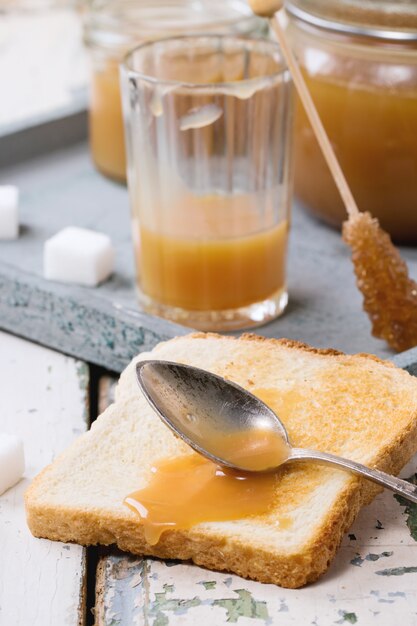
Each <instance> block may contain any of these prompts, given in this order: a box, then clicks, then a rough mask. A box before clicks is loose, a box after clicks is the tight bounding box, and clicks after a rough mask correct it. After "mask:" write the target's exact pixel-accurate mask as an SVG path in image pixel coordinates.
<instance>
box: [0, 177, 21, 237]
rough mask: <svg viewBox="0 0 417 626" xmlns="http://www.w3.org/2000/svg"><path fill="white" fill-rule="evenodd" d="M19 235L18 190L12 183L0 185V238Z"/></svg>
mask: <svg viewBox="0 0 417 626" xmlns="http://www.w3.org/2000/svg"><path fill="white" fill-rule="evenodd" d="M18 235H19V190H18V188H17V187H15V186H14V185H0V239H16V238H17V237H18Z"/></svg>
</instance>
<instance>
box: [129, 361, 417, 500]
mask: <svg viewBox="0 0 417 626" xmlns="http://www.w3.org/2000/svg"><path fill="white" fill-rule="evenodd" d="M136 375H137V380H138V383H139V386H140V388H141V390H142V392H143V394H144V396H145V398H146V399H147V401H148V402H149V404H150V405H151V406H152V408H153V409H154V410H155V411H156V413H157V414H158V415H159V417H160V418H161V419H162V421H163V422H164V423H165V424H166V425H167V426H169V428H170V429H171V430H173V431H174V433H175V434H176V435H178V436H179V437H181V439H183V440H184V441H185V442H186V443H187V444H188V445H190V446H191V447H192V448H194V450H196V451H197V452H199V453H200V454H202V455H203V456H205V457H207V458H208V459H210V460H211V461H213V462H214V463H216V464H218V465H223V466H226V467H229V468H232V469H235V470H241V471H242V470H243V471H248V470H249V471H253V469H252V468H248V467H245V466H244V464H243V465H242V464H241V463H236V461H235V460H232V459H231V458H222V457H221V456H219V454H218V452H219V450H218V449H217V450H216V441H217V445H218V441H219V434H225V435H230V434H234V433H239V432H243V431H245V432H247V431H248V430H253V432H254V436H255V435H256V431H257V429H261V430H262V431H263V432H265V429H269V430H271V431H273V432H275V433H277V434H279V435H280V436H281V437H282V439H283V442H284V443H285V445H286V446H287V450H288V454H286V455H285V456H284V457H283V458H281V459H278V461H277V464H276V466H274V467H268V468H265V469H264V470H263V471H265V470H267V471H273V470H274V469H276V468H277V467H278V466H279V465H282V463H287V462H288V461H317V462H318V463H325V464H330V465H336V466H337V467H339V468H343V469H346V470H349V471H351V472H354V473H355V474H359V475H361V476H364V477H365V478H367V479H368V480H372V481H373V482H375V483H378V485H382V486H383V487H386V488H388V489H391V490H392V491H394V492H395V493H398V494H400V495H402V496H403V497H404V498H406V499H407V500H411V502H416V503H417V487H416V486H415V485H412V484H410V483H408V482H407V481H405V480H401V479H400V478H397V477H396V476H391V475H390V474H386V473H385V472H382V471H380V470H377V469H371V468H369V467H366V466H365V465H362V464H361V463H357V462H356V461H350V460H348V459H344V458H342V457H339V456H335V455H333V454H328V453H326V452H318V451H316V450H305V449H302V448H293V447H292V446H291V444H290V442H289V439H288V434H287V431H286V430H285V427H284V425H283V424H282V422H281V421H280V419H279V417H278V416H277V415H276V414H275V413H274V412H273V411H272V409H270V408H269V407H268V406H267V405H266V404H265V403H264V402H262V400H260V399H259V398H257V397H256V396H254V395H253V394H251V393H250V392H249V391H246V389H243V388H242V387H240V386H239V385H236V384H235V383H232V382H230V381H228V380H226V379H225V378H222V377H221V376H216V375H215V374H212V373H211V372H207V371H206V370H202V369H199V368H197V367H191V366H189V365H182V364H180V363H173V362H170V361H142V362H140V363H138V364H137V365H136ZM223 457H224V454H223Z"/></svg>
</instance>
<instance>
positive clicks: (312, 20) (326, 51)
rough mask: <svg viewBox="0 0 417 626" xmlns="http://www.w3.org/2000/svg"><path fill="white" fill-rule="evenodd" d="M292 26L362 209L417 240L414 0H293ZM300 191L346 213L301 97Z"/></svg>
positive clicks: (325, 208) (334, 213)
mask: <svg viewBox="0 0 417 626" xmlns="http://www.w3.org/2000/svg"><path fill="white" fill-rule="evenodd" d="M286 6H287V14H288V16H289V24H288V33H289V35H290V38H291V41H292V45H293V47H294V50H295V51H296V54H297V57H298V59H299V62H300V65H301V67H302V71H303V73H304V76H305V78H306V80H307V83H308V86H309V89H310V91H311V95H312V97H313V99H314V102H315V104H316V106H317V109H318V112H319V114H320V116H321V119H322V121H323V124H324V126H325V128H326V130H327V132H328V134H329V137H330V139H331V142H332V144H333V146H334V148H335V151H336V154H337V156H338V158H339V160H340V164H341V166H342V169H343V171H344V173H345V175H346V177H347V180H348V182H349V184H350V186H351V188H352V192H353V195H354V196H355V199H356V201H357V204H358V206H359V208H360V209H361V210H363V211H370V212H371V213H372V215H374V216H375V217H377V218H378V219H379V220H380V223H381V225H382V227H383V228H384V229H386V230H387V231H388V232H389V233H390V234H391V235H392V236H393V238H394V239H395V240H397V241H402V242H416V241H417V139H416V138H417V2H415V0H395V1H393V0H391V1H387V0H385V1H384V0H373V1H372V2H365V1H364V0H338V1H337V2H335V1H334V0H290V1H289V2H288V4H287V5H286ZM294 148H295V163H296V167H295V192H296V194H297V196H298V198H299V199H300V200H301V201H302V202H303V203H304V204H305V205H306V206H307V207H308V208H309V209H310V210H311V211H312V212H313V213H314V214H316V215H317V216H318V217H320V218H322V219H323V220H325V221H327V222H328V223H331V224H334V225H340V224H341V222H342V221H343V220H344V219H345V216H346V213H345V210H344V207H343V204H342V201H341V199H340V196H339V194H338V191H337V189H336V186H335V184H334V182H333V180H332V178H331V176H330V173H329V170H328V168H327V166H326V164H325V162H324V160H323V158H322V155H321V152H320V150H319V147H318V145H317V143H316V140H315V137H314V134H313V131H312V129H311V127H310V125H309V123H308V121H307V119H306V116H305V114H304V111H303V109H302V106H301V104H299V105H298V107H297V115H296V129H295V146H294Z"/></svg>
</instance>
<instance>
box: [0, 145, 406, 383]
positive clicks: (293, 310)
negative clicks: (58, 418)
mask: <svg viewBox="0 0 417 626" xmlns="http://www.w3.org/2000/svg"><path fill="white" fill-rule="evenodd" d="M29 143H30V142H28V144H29ZM6 182H10V183H15V184H17V185H19V187H20V189H21V223H22V227H21V236H20V238H19V240H18V241H14V242H0V328H3V329H6V330H11V331H12V332H15V333H17V334H20V335H21V336H24V337H27V338H30V339H33V340H34V341H37V342H40V343H43V344H44V345H48V346H51V347H54V348H56V349H58V350H61V351H63V352H66V353H68V354H72V355H74V356H77V357H79V358H82V359H84V360H86V361H91V362H94V363H98V364H99V365H104V366H106V367H107V368H109V369H113V370H115V371H121V370H122V369H123V367H124V366H125V365H126V364H127V362H128V361H129V360H130V359H131V358H132V356H134V354H136V353H137V352H139V351H141V350H146V349H148V348H151V347H153V345H155V344H156V343H157V342H158V341H159V340H161V339H164V338H168V337H172V336H173V335H176V334H181V333H184V332H187V330H186V329H184V328H183V327H182V326H177V325H171V324H169V323H168V322H165V321H163V320H160V319H157V318H153V317H150V316H147V315H144V314H143V313H141V312H140V311H139V309H138V305H137V300H136V294H135V286H134V285H135V281H134V264H133V252H132V244H131V234H130V211H129V202H128V195H127V191H126V188H125V187H123V186H121V185H117V184H115V183H112V182H111V181H108V180H106V179H105V178H103V177H102V176H100V174H98V173H97V172H96V171H95V170H94V168H93V166H92V164H91V160H90V157H89V153H88V149H87V145H86V144H85V143H81V144H76V145H72V146H69V147H68V148H67V149H65V150H64V149H63V150H60V151H55V152H51V153H50V154H48V155H45V156H43V157H39V158H37V159H32V160H26V161H24V162H22V163H20V164H17V165H14V166H11V167H8V168H5V167H3V168H2V169H1V171H0V183H6ZM68 225H78V226H84V227H87V228H93V229H96V230H99V231H103V232H105V233H107V234H109V235H110V236H111V238H112V240H113V242H114V244H115V247H116V268H115V273H114V275H113V277H112V278H111V279H110V280H109V281H107V282H105V283H104V284H103V285H101V286H99V287H98V288H96V289H91V288H83V287H76V286H68V285H62V284H59V283H55V282H51V281H46V280H44V279H43V277H42V245H43V242H44V241H45V239H47V238H48V237H49V236H51V235H52V234H54V233H56V232H57V231H58V230H59V229H61V228H63V227H64V226H68ZM402 254H403V255H404V258H405V259H406V260H407V262H408V264H409V267H410V271H411V273H412V275H413V276H417V249H412V248H408V249H404V250H402ZM289 292H290V304H289V306H288V310H287V312H286V313H285V315H284V316H283V317H281V318H280V319H278V320H276V321H275V322H273V323H270V324H268V325H267V326H265V327H263V328H260V329H259V330H258V332H259V333H260V334H262V335H265V336H269V337H288V338H291V339H298V340H301V341H305V342H307V343H311V344H313V345H315V346H317V347H333V348H338V349H341V350H344V351H347V352H364V351H365V352H371V353H374V354H377V355H379V356H390V355H391V354H392V353H391V352H390V351H389V349H388V348H387V347H386V346H385V344H384V342H382V341H379V340H377V339H375V338H373V337H372V336H371V332H370V324H369V321H368V319H367V317H366V315H365V314H364V313H363V311H362V301H361V296H360V294H359V293H358V290H357V288H356V286H355V280H354V276H353V270H352V265H351V261H350V258H349V251H348V250H347V248H346V246H345V245H344V244H343V242H342V241H341V237H340V234H339V233H338V232H336V231H333V230H331V229H329V228H328V227H326V226H324V225H322V224H320V223H319V222H317V221H315V220H313V219H312V218H310V217H309V216H308V215H307V214H306V213H305V212H304V211H302V210H301V208H300V207H299V206H297V204H296V203H295V205H294V211H293V221H292V232H291V237H290V258H289Z"/></svg>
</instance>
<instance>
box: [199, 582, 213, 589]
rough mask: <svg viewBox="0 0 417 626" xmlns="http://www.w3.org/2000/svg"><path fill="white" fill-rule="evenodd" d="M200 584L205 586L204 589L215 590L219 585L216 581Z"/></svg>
mask: <svg viewBox="0 0 417 626" xmlns="http://www.w3.org/2000/svg"><path fill="white" fill-rule="evenodd" d="M198 584H199V585H203V587H204V589H215V588H216V584H217V583H216V581H215V580H202V581H201V582H199V583H198Z"/></svg>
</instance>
